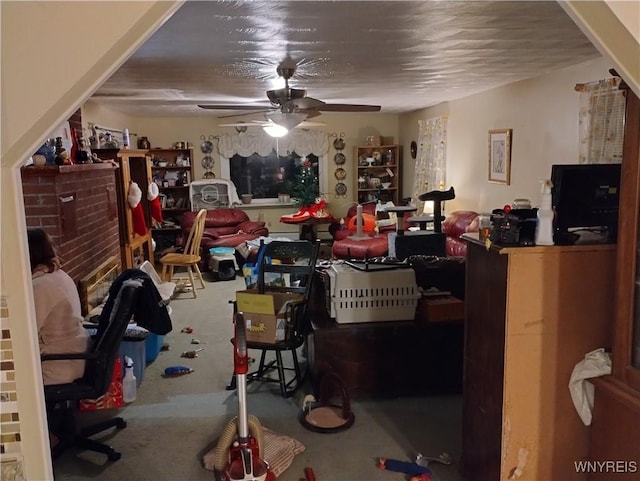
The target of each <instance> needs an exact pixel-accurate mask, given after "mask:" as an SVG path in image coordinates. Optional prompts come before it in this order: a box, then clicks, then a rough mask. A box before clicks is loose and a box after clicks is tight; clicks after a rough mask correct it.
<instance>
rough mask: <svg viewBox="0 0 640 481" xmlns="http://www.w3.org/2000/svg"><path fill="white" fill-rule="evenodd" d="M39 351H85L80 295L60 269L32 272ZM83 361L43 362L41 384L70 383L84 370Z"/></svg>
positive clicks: (52, 352) (88, 339)
mask: <svg viewBox="0 0 640 481" xmlns="http://www.w3.org/2000/svg"><path fill="white" fill-rule="evenodd" d="M33 296H34V298H35V307H36V321H37V323H38V340H39V342H40V354H54V353H63V352H67V353H70V352H85V351H86V350H87V349H88V348H89V343H90V338H89V334H88V332H87V330H86V329H85V328H84V327H82V320H83V319H82V315H81V309H80V298H79V296H78V290H77V288H76V285H75V283H74V282H73V279H71V277H69V275H68V274H67V273H66V272H64V271H63V270H61V269H57V270H56V271H54V272H50V273H42V272H37V273H34V275H33ZM84 365H85V361H82V360H78V361H44V362H43V363H42V377H43V381H44V384H45V385H46V384H62V383H67V382H71V381H73V380H75V379H78V378H79V377H82V374H83V373H84Z"/></svg>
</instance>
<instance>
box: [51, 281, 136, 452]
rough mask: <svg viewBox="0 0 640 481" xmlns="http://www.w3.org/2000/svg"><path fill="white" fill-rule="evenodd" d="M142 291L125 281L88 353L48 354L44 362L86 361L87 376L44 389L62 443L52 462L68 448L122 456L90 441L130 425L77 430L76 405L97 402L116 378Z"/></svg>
mask: <svg viewBox="0 0 640 481" xmlns="http://www.w3.org/2000/svg"><path fill="white" fill-rule="evenodd" d="M141 290H142V284H141V282H140V281H135V280H129V281H124V282H123V283H122V286H121V287H120V290H119V292H118V294H117V297H116V298H115V302H113V303H110V305H109V306H110V307H112V309H110V310H109V311H106V312H105V311H103V313H102V315H101V316H100V321H101V322H100V326H99V328H98V334H97V335H96V338H95V339H94V341H93V343H92V346H91V348H90V349H89V351H87V352H84V353H62V354H45V355H42V357H41V359H42V361H43V362H46V361H55V360H65V359H85V360H86V366H85V370H84V375H83V376H82V377H81V378H80V379H76V380H75V381H73V382H70V383H66V384H52V385H47V386H45V387H44V396H45V402H46V405H47V415H48V418H49V429H50V431H51V432H52V433H53V434H55V435H56V436H57V437H58V438H59V439H60V443H59V444H58V445H57V446H56V447H55V448H54V450H53V453H52V455H53V458H56V457H58V456H59V455H60V454H61V453H62V452H63V451H64V450H65V449H67V448H69V447H79V448H81V449H88V450H90V451H95V452H98V453H104V454H106V455H107V457H108V459H109V461H117V460H118V459H120V457H121V456H122V455H121V454H120V453H119V452H118V451H116V450H114V449H113V448H112V447H111V446H108V445H106V444H103V443H100V442H98V441H94V440H92V439H89V436H93V435H94V434H97V433H99V432H101V431H104V430H106V429H109V428H112V427H116V428H118V429H123V428H124V427H126V425H127V423H126V422H125V421H124V419H122V418H121V417H115V418H111V419H109V420H106V421H103V422H101V423H97V424H94V425H91V426H87V427H85V428H83V429H78V426H77V424H76V420H75V410H76V404H77V401H79V400H81V399H95V398H98V397H100V396H102V395H103V394H105V393H106V392H107V390H108V389H109V384H110V383H111V380H112V377H113V370H114V366H115V362H116V356H117V355H118V350H119V348H120V342H121V341H122V337H123V335H124V333H125V331H126V329H127V325H128V324H129V321H130V320H131V316H132V315H133V312H134V310H135V306H136V303H137V300H138V295H139V293H140V292H141Z"/></svg>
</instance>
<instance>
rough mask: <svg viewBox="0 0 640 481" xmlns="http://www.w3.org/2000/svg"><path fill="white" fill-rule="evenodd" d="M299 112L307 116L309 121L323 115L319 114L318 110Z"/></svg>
mask: <svg viewBox="0 0 640 481" xmlns="http://www.w3.org/2000/svg"><path fill="white" fill-rule="evenodd" d="M298 112H299V113H301V114H307V118H308V119H312V118H314V117H317V116H319V115H322V112H318V110H317V109H309V110H298Z"/></svg>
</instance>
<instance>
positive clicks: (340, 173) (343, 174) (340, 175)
mask: <svg viewBox="0 0 640 481" xmlns="http://www.w3.org/2000/svg"><path fill="white" fill-rule="evenodd" d="M333 175H335V177H336V179H337V180H344V179H346V178H347V171H346V170H344V169H343V168H342V167H338V168H337V169H336V171H335V172H334V173H333Z"/></svg>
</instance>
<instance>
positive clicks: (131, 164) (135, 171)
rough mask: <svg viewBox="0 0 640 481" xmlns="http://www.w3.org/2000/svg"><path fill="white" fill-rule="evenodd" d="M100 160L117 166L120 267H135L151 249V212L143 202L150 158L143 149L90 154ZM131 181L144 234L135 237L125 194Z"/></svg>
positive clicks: (149, 254) (145, 196)
mask: <svg viewBox="0 0 640 481" xmlns="http://www.w3.org/2000/svg"><path fill="white" fill-rule="evenodd" d="M92 152H93V153H95V154H96V155H97V156H98V158H100V159H102V160H113V161H115V162H116V163H117V164H118V167H119V168H118V169H116V197H117V199H118V218H119V222H120V227H119V232H120V253H121V261H122V266H123V267H124V268H126V269H129V268H132V267H136V266H138V265H140V264H142V263H143V262H144V261H145V260H149V259H151V256H152V253H153V247H152V242H151V232H150V230H149V229H150V226H151V213H150V209H149V203H148V202H147V201H146V199H147V191H148V189H149V183H150V182H151V159H150V157H149V156H148V154H147V151H146V150H134V149H131V150H125V149H122V150H120V149H94V150H93V151H92ZM131 182H135V183H137V184H138V186H139V187H140V190H141V191H142V200H141V201H140V204H141V206H142V211H143V214H144V219H145V224H146V226H147V232H146V233H145V234H142V235H141V234H137V233H136V232H135V230H134V227H133V216H132V212H131V207H130V206H129V203H128V202H127V195H128V193H129V188H130V184H131Z"/></svg>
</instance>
